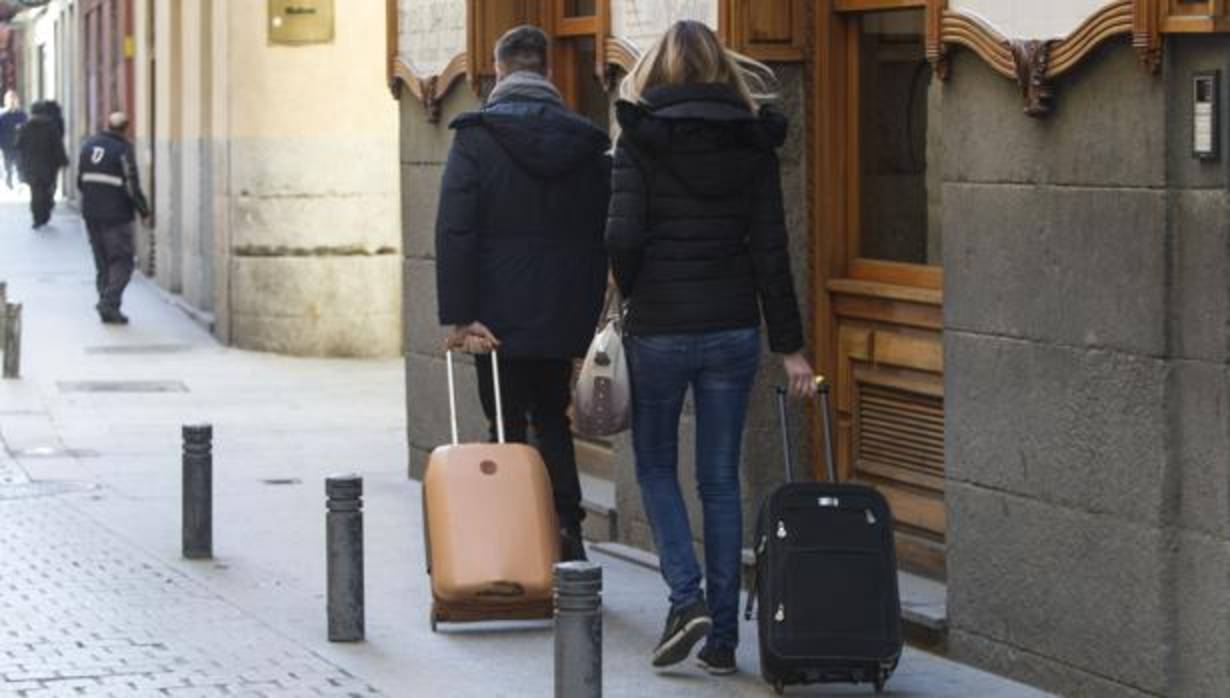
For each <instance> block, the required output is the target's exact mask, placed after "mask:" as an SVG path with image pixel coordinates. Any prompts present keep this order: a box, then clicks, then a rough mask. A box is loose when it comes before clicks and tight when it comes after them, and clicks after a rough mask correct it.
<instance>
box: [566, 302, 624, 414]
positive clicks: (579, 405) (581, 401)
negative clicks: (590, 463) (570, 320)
mask: <svg viewBox="0 0 1230 698" xmlns="http://www.w3.org/2000/svg"><path fill="white" fill-rule="evenodd" d="M620 305H621V304H620V302H619V294H618V293H617V292H616V291H615V290H614V289H612V290H611V293H610V295H609V296H608V297H607V303H606V308H605V309H604V310H603V313H602V324H601V325H599V327H598V333H597V334H595V335H594V341H592V342H590V345H589V351H588V352H586V354H585V361H584V362H583V363H582V364H581V373H580V375H579V377H578V378H577V385H576V388H575V389H574V390H573V394H572V406H573V411H574V422H575V427H576V430H577V431H578V432H579V433H581V434H582V435H584V436H590V437H601V436H614V435H615V434H618V433H620V432H622V431H626V430H627V429H628V427H630V426H631V424H632V382H631V380H630V378H629V377H628V360H627V358H626V357H625V356H624V341H623V336H622V331H623V322H622V318H621V317H620Z"/></svg>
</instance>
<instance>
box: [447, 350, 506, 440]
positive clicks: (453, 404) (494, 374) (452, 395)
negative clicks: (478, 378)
mask: <svg viewBox="0 0 1230 698" xmlns="http://www.w3.org/2000/svg"><path fill="white" fill-rule="evenodd" d="M445 354H446V356H448V415H449V418H450V419H451V420H452V421H451V422H450V424H451V426H452V428H453V445H454V446H456V445H457V444H459V443H460V439H459V438H458V436H457V383H456V380H455V379H454V377H453V351H452V350H451V349H450V350H448V351H447V352H445ZM491 384H492V385H493V386H494V391H495V433H496V437H497V438H498V439H499V442H500V443H504V404H503V403H504V400H503V399H502V398H501V397H500V354H499V352H497V351H492V352H491Z"/></svg>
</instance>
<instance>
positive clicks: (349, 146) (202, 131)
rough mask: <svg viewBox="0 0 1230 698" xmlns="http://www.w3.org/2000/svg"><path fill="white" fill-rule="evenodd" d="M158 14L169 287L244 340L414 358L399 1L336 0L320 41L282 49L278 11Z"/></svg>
mask: <svg viewBox="0 0 1230 698" xmlns="http://www.w3.org/2000/svg"><path fill="white" fill-rule="evenodd" d="M152 5H153V6H154V7H155V9H154V12H155V16H154V17H153V22H154V23H155V40H154V42H153V50H154V52H155V55H156V57H157V60H158V69H157V71H156V75H154V76H153V82H154V84H155V85H156V89H155V90H154V93H153V99H154V100H155V101H156V105H155V108H154V110H155V112H156V118H157V128H156V130H155V132H154V133H153V134H147V135H146V136H145V138H147V139H148V140H150V141H151V142H152V143H153V152H154V153H155V160H156V171H155V177H156V178H157V179H158V182H157V186H156V190H157V198H156V204H157V206H158V210H159V223H158V232H157V236H158V241H157V242H158V245H157V246H158V255H157V256H158V260H157V261H158V267H159V270H158V279H159V282H160V283H161V284H162V285H163V286H165V287H167V288H170V289H171V290H173V291H175V292H177V293H181V294H182V296H183V298H184V300H185V301H186V302H187V304H188V305H190V306H191V307H193V308H195V309H197V310H201V311H205V312H206V313H207V314H208V315H207V317H208V319H210V320H212V322H213V328H214V331H215V333H216V334H217V335H218V336H219V337H220V338H222V339H223V340H225V341H228V342H229V343H232V344H235V345H237V346H241V347H245V348H251V349H258V350H267V351H276V352H283V353H292V354H304V355H358V356H369V355H394V354H397V353H399V352H400V351H401V302H400V297H401V279H400V273H399V263H398V254H399V251H400V231H399V223H400V212H399V209H398V197H399V185H398V174H399V173H398V165H397V157H398V156H397V134H398V131H397V128H398V127H397V107H396V103H395V102H394V101H393V100H392V99H391V98H390V95H389V92H388V88H387V87H386V86H385V80H384V60H385V58H384V36H385V13H384V5H383V4H382V3H379V2H374V1H370V0H364V1H363V2H344V1H342V0H337V2H336V3H335V11H336V19H335V28H334V34H335V36H334V40H333V41H332V42H330V43H326V44H315V45H308V46H282V45H271V44H270V43H269V42H268V39H267V32H266V26H267V17H266V13H267V3H265V2H260V1H257V0H182V1H181V2H177V3H162V2H157V3H152ZM137 10H138V22H139V23H140V22H143V21H147V20H145V19H143V18H141V15H143V14H144V13H146V12H148V11H149V8H148V7H147V6H146V4H145V3H138V8H137ZM146 72H148V71H146ZM140 89H141V88H140V87H139V90H140Z"/></svg>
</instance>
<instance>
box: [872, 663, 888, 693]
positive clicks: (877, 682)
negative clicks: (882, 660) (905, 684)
mask: <svg viewBox="0 0 1230 698" xmlns="http://www.w3.org/2000/svg"><path fill="white" fill-rule="evenodd" d="M885 683H888V672H887V671H884V670H883V669H881V670H880V671H879V673H877V674H876V677H875V679H874V680H872V685H873V686H875V689H876V693H877V694H879V693H883V692H884V684H885Z"/></svg>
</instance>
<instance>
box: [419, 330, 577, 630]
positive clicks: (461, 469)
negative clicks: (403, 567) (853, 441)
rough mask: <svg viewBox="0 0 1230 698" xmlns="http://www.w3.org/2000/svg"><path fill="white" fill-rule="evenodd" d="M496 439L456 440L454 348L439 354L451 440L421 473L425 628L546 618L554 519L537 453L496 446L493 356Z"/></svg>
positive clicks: (499, 426) (555, 551) (500, 425)
mask: <svg viewBox="0 0 1230 698" xmlns="http://www.w3.org/2000/svg"><path fill="white" fill-rule="evenodd" d="M491 367H492V372H493V373H494V381H493V382H494V385H495V403H496V431H497V434H498V436H499V443H494V444H489V443H468V444H462V443H459V442H458V437H457V396H456V388H455V382H454V377H453V354H452V352H449V353H448V395H449V412H450V417H451V420H452V436H453V441H452V443H451V444H450V445H447V446H441V447H439V448H437V449H436V450H435V451H433V452H432V454H431V458H430V459H429V460H428V461H427V472H426V474H425V475H424V476H423V519H424V527H425V530H426V540H427V564H428V568H427V571H428V573H429V574H430V575H431V594H432V609H431V628H432V630H433V631H434V630H436V626H437V623H441V622H444V623H464V622H473V621H484V620H516V619H533V618H550V617H551V616H552V568H553V566H554V565H555V562H556V561H557V560H558V559H559V525H558V524H557V523H556V517H555V505H554V501H553V498H552V494H551V480H550V477H549V475H548V474H547V467H546V465H545V464H544V463H543V462H542V456H540V455H539V454H538V451H537V450H535V449H534V448H532V447H530V446H526V445H524V444H509V443H504V414H503V406H502V405H501V397H500V373H499V358H498V357H497V356H496V355H495V354H492V357H491Z"/></svg>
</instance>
